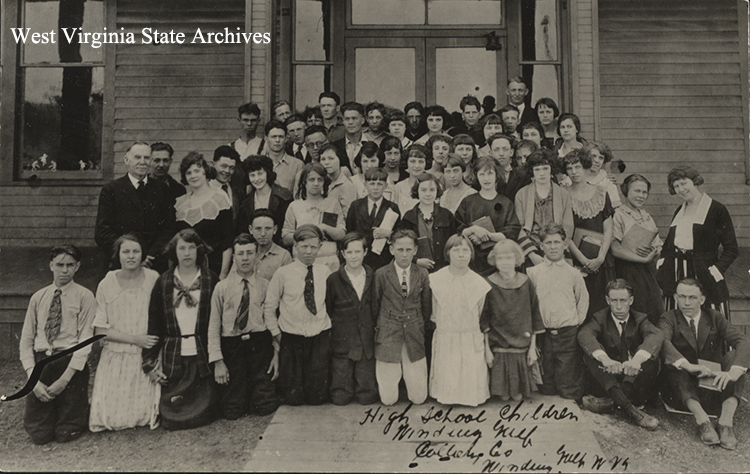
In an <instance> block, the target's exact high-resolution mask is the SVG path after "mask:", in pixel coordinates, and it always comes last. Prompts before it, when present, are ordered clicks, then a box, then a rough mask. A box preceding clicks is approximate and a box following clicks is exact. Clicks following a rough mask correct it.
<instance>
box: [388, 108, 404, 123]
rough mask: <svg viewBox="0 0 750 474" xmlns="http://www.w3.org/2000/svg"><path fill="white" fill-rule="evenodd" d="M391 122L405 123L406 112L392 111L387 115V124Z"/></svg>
mask: <svg viewBox="0 0 750 474" xmlns="http://www.w3.org/2000/svg"><path fill="white" fill-rule="evenodd" d="M391 122H403V124H404V125H406V114H405V113H403V112H401V111H400V110H397V111H395V112H393V113H392V114H391V115H390V116H389V117H388V125H390V124H391Z"/></svg>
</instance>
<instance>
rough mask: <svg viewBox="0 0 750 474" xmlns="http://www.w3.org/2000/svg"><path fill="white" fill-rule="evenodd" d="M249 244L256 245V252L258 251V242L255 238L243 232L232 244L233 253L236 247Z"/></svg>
mask: <svg viewBox="0 0 750 474" xmlns="http://www.w3.org/2000/svg"><path fill="white" fill-rule="evenodd" d="M247 244H255V250H258V241H257V240H255V237H253V236H252V235H250V234H249V233H247V232H243V233H241V234H240V235H238V236H237V237H235V238H234V241H233V242H232V251H234V247H235V246H236V245H247Z"/></svg>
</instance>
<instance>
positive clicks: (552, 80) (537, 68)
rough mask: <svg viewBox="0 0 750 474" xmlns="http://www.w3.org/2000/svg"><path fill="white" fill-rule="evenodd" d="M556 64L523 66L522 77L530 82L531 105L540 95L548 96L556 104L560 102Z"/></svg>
mask: <svg viewBox="0 0 750 474" xmlns="http://www.w3.org/2000/svg"><path fill="white" fill-rule="evenodd" d="M559 67H560V66H558V65H556V64H536V65H533V66H532V65H526V66H523V77H524V79H525V80H526V83H527V84H531V106H532V107H533V106H534V105H535V104H536V101H537V100H539V99H541V98H542V97H549V98H551V99H552V100H554V101H555V103H556V104H557V105H558V106H561V103H560V82H559V78H558V68H559Z"/></svg>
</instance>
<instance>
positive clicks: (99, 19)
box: [23, 0, 104, 64]
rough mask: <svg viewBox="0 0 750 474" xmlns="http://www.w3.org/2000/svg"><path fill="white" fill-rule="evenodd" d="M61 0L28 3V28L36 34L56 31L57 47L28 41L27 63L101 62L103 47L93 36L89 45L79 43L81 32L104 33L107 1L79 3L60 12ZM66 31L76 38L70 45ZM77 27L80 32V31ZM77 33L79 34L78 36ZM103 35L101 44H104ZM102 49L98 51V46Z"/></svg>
mask: <svg viewBox="0 0 750 474" xmlns="http://www.w3.org/2000/svg"><path fill="white" fill-rule="evenodd" d="M60 3H61V2H60V1H59V0H39V1H33V2H32V1H27V2H26V3H25V5H24V26H25V27H26V28H31V33H33V32H48V33H49V32H51V31H53V30H54V32H55V43H56V44H54V45H53V44H33V43H32V42H31V38H30V37H29V38H27V40H26V44H25V46H24V48H23V50H24V56H23V58H24V62H25V63H26V64H40V63H57V62H62V63H80V62H101V61H102V54H103V49H104V47H103V45H100V44H96V43H94V41H93V37H92V36H91V35H89V36H88V42H86V43H79V37H78V32H80V31H84V32H90V33H99V34H100V35H101V33H103V32H104V2H103V1H102V0H86V1H85V2H84V1H83V0H76V1H68V2H65V3H64V4H65V5H66V8H64V10H63V11H62V12H61V11H60ZM62 28H67V32H68V34H69V35H72V37H71V41H70V43H68V39H67V37H66V35H65V33H64V32H63V31H62ZM76 28H77V29H76ZM74 32H75V33H74ZM102 39H103V37H102V36H99V37H98V38H97V41H99V42H102ZM95 45H96V46H98V47H96V48H94V46H95Z"/></svg>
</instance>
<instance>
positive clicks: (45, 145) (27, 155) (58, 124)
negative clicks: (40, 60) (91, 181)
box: [21, 67, 104, 171]
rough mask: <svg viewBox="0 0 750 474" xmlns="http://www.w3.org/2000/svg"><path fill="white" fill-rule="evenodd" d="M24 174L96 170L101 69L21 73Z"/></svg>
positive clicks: (22, 164) (101, 82) (31, 69)
mask: <svg viewBox="0 0 750 474" xmlns="http://www.w3.org/2000/svg"><path fill="white" fill-rule="evenodd" d="M24 79H25V81H24V86H23V94H24V96H23V137H22V152H23V156H22V160H21V167H22V169H23V170H33V171H56V170H81V171H89V170H97V169H99V167H100V161H101V141H102V135H101V133H102V102H103V101H102V98H103V89H104V68H102V67H66V68H62V67H54V68H53V67H50V68H26V69H24Z"/></svg>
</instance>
